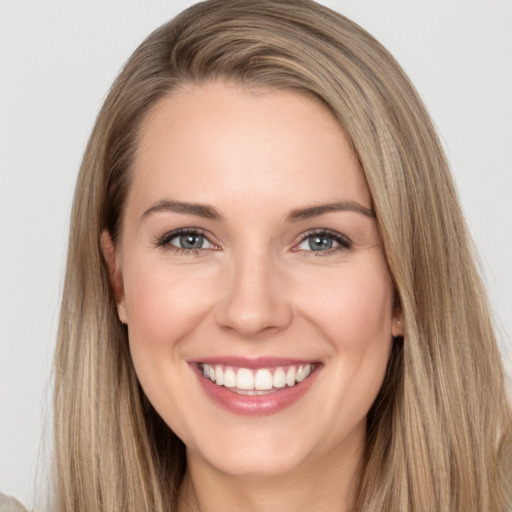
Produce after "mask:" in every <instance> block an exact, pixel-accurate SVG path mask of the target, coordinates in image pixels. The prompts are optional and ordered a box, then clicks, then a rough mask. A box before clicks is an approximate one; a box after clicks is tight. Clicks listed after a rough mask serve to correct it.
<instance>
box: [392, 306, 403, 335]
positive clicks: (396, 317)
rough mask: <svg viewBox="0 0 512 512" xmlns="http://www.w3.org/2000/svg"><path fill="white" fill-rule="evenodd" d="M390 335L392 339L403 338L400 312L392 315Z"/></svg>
mask: <svg viewBox="0 0 512 512" xmlns="http://www.w3.org/2000/svg"><path fill="white" fill-rule="evenodd" d="M391 335H392V336H393V338H402V337H403V336H404V322H403V318H402V312H401V311H398V310H397V311H395V312H394V313H393V323H392V325H391Z"/></svg>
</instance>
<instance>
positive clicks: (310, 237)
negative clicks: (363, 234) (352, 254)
mask: <svg viewBox="0 0 512 512" xmlns="http://www.w3.org/2000/svg"><path fill="white" fill-rule="evenodd" d="M351 246H352V243H351V241H350V240H349V239H348V238H347V237H346V236H344V235H342V234H341V233H336V232H335V231H330V230H321V231H314V232H311V233H309V234H306V236H305V237H304V238H302V240H301V242H300V243H299V244H298V245H297V246H296V247H297V250H299V251H308V252H316V253H332V252H335V251H339V250H343V249H350V247H351Z"/></svg>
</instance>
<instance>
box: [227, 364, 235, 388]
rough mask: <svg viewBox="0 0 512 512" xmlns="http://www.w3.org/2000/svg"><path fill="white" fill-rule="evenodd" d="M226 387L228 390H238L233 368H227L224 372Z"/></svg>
mask: <svg viewBox="0 0 512 512" xmlns="http://www.w3.org/2000/svg"><path fill="white" fill-rule="evenodd" d="M224 386H226V387H227V388H236V373H235V372H234V370H233V369H232V368H226V371H225V372H224Z"/></svg>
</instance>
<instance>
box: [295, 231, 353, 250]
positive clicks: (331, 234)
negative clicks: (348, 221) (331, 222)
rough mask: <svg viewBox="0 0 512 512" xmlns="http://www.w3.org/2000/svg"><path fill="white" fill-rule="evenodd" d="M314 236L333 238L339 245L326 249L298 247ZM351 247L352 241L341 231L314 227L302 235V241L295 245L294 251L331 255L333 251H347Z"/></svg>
mask: <svg viewBox="0 0 512 512" xmlns="http://www.w3.org/2000/svg"><path fill="white" fill-rule="evenodd" d="M314 236H316V237H324V238H331V239H332V240H334V241H335V242H336V243H337V244H338V245H337V246H336V247H333V248H330V249H327V250H325V251H313V250H309V251H308V250H304V249H299V248H298V246H299V245H301V244H302V243H304V242H305V241H306V240H307V239H308V238H311V237H314ZM351 248H352V241H351V240H350V239H349V238H348V237H346V236H345V235H342V234H341V233H338V232H337V231H331V230H330V229H313V230H310V231H308V232H306V233H304V234H303V235H301V238H300V241H299V242H298V243H297V244H296V245H295V247H294V249H293V252H301V253H307V254H314V255H315V256H329V255H331V254H333V253H337V252H339V251H346V250H348V249H351Z"/></svg>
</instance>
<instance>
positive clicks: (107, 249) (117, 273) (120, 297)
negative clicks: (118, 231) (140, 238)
mask: <svg viewBox="0 0 512 512" xmlns="http://www.w3.org/2000/svg"><path fill="white" fill-rule="evenodd" d="M101 250H102V252H103V257H104V258H105V261H106V263H107V266H108V270H109V274H110V286H112V291H113V292H114V297H115V300H116V304H117V314H118V316H119V320H121V322H122V323H123V324H126V323H128V318H127V315H126V308H125V304H124V302H125V300H124V287H123V276H122V273H121V270H120V268H119V258H118V254H117V250H116V247H115V245H114V242H113V241H112V237H111V236H110V233H109V232H108V231H107V230H106V229H105V230H103V232H102V233H101Z"/></svg>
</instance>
